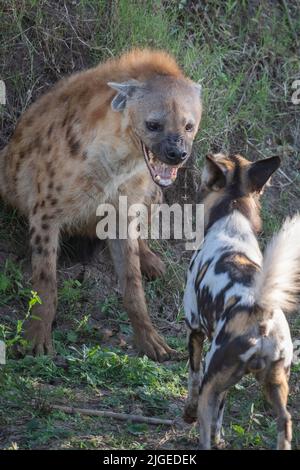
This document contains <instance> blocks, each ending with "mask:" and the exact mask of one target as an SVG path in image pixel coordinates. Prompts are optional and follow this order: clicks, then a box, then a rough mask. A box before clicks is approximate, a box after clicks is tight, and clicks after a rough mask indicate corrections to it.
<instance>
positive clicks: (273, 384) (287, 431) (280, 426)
mask: <svg viewBox="0 0 300 470" xmlns="http://www.w3.org/2000/svg"><path fill="white" fill-rule="evenodd" d="M265 392H266V396H267V399H268V401H269V402H270V403H271V405H272V406H273V408H274V410H275V412H276V414H277V449H278V450H290V449H291V441H292V419H291V415H290V414H289V412H288V411H287V409H286V405H287V399H288V393H289V386H288V372H286V371H285V369H284V366H283V364H282V360H280V361H278V362H276V363H275V364H274V365H273V366H272V369H271V371H270V372H269V374H268V376H267V378H266V381H265Z"/></svg>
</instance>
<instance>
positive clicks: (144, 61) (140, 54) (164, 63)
mask: <svg viewBox="0 0 300 470" xmlns="http://www.w3.org/2000/svg"><path fill="white" fill-rule="evenodd" d="M97 69H98V70H99V73H101V77H102V78H103V79H104V80H105V79H106V78H107V80H126V79H128V78H134V79H139V80H146V79H148V78H151V77H153V76H156V75H168V76H172V77H175V78H183V77H184V74H183V72H182V71H181V69H180V67H179V66H178V64H177V63H176V61H175V59H174V58H173V57H172V56H171V55H170V54H168V53H166V52H164V51H158V50H151V49H134V50H132V51H130V52H128V53H127V54H124V55H122V56H121V57H119V58H116V59H111V60H109V61H107V62H105V63H104V64H100V65H98V67H97Z"/></svg>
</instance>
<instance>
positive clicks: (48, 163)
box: [0, 50, 201, 360]
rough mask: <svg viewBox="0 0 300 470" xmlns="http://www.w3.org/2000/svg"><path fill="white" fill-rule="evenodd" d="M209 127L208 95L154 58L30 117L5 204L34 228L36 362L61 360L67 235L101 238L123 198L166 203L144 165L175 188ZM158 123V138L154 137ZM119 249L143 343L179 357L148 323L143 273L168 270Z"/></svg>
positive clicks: (131, 243)
mask: <svg viewBox="0 0 300 470" xmlns="http://www.w3.org/2000/svg"><path fill="white" fill-rule="evenodd" d="M108 82H109V83H108ZM116 90H117V92H116ZM115 111H118V112H115ZM200 118H201V102H200V96H199V87H198V86H197V85H196V84H194V83H193V82H192V81H191V80H189V79H188V78H186V77H185V76H184V75H183V73H182V71H181V70H180V68H179V67H178V65H177V64H176V62H175V60H174V59H173V58H172V57H170V56H169V55H168V54H166V53H164V52H162V51H149V50H142V51H141V50H135V51H132V52H130V53H128V54H124V55H123V56H122V57H120V58H119V59H113V60H110V61H108V62H106V63H104V64H100V65H99V66H97V67H95V68H93V69H90V70H87V71H84V72H81V73H77V74H74V75H72V76H71V77H70V78H67V79H65V80H62V81H60V82H59V83H58V84H57V85H56V86H55V87H54V88H53V89H52V90H50V91H49V92H48V93H47V94H45V95H44V96H42V97H41V98H40V99H39V100H38V101H37V102H36V103H34V104H33V105H32V106H31V107H30V108H29V109H28V110H27V111H26V112H25V113H24V115H23V116H22V117H21V119H20V121H19V122H18V124H17V127H16V130H15V133H14V135H13V136H12V138H11V140H10V142H9V143H8V145H7V146H6V147H5V148H4V149H3V150H2V151H1V152H0V196H1V197H3V198H4V199H5V200H6V201H7V202H8V203H10V204H11V205H12V206H14V207H17V208H18V209H19V210H20V211H21V212H22V213H24V214H25V215H26V216H28V218H29V225H30V245H31V248H32V269H33V287H34V289H35V290H37V291H38V293H39V295H40V297H41V299H42V305H38V306H35V307H34V317H39V318H40V319H39V320H36V319H34V318H32V320H31V321H30V323H29V326H28V328H27V337H28V339H29V340H30V342H31V344H32V348H33V350H34V351H35V352H36V353H38V354H39V353H44V352H51V351H52V341H51V328H52V322H53V319H54V316H55V310H56V256H57V250H58V245H59V236H60V234H61V233H62V232H68V233H69V234H80V235H89V236H91V237H95V234H96V224H97V218H96V209H97V207H98V205H99V204H100V203H103V202H106V203H111V204H113V205H114V206H115V207H116V208H117V206H118V197H119V196H120V195H125V196H127V197H128V207H129V206H130V205H131V204H133V203H145V204H147V205H150V204H151V203H155V202H159V201H160V198H161V190H160V188H159V187H158V186H157V185H155V184H154V182H153V177H154V176H155V175H154V174H153V172H152V173H150V166H151V162H150V163H149V162H148V161H147V160H146V162H145V159H146V157H147V158H149V160H151V161H152V163H153V162H154V167H153V168H154V169H157V168H158V169H159V171H160V170H161V168H163V171H164V172H165V173H166V174H167V176H168V177H165V180H164V179H163V178H162V180H161V181H160V183H161V182H162V181H165V182H167V183H169V180H170V178H169V175H170V174H171V170H169V168H172V177H174V174H175V176H176V171H177V170H176V168H177V167H178V162H180V164H182V162H183V160H184V159H186V158H187V157H188V156H189V154H190V150H191V145H192V142H193V138H194V136H195V134H196V132H197V129H198V125H199V122H200ZM154 119H155V122H156V123H157V125H159V126H160V127H159V130H158V131H157V132H155V129H152V130H151V129H149V127H151V122H152V121H153V120H154ZM149 120H152V121H150V124H149ZM146 124H148V128H147V126H146ZM141 144H143V149H146V150H145V152H146V154H144V157H145V159H144V158H143V151H142V145H141ZM154 146H155V148H157V149H158V151H157V152H159V154H157V153H156V152H155V151H154V150H153V148H152V147H154ZM150 152H153V153H150ZM154 154H155V155H154ZM161 161H164V162H166V163H168V165H170V167H168V165H164V166H162V164H161ZM146 163H147V165H146ZM155 165H156V166H155ZM147 166H148V168H149V169H148V168H147ZM173 167H174V168H175V167H176V168H175V170H173ZM151 168H152V167H151ZM110 247H111V251H112V257H113V259H114V263H115V266H116V271H117V273H118V275H119V277H120V283H121V286H122V291H123V296H124V303H125V307H126V308H127V311H128V313H129V316H130V319H131V321H132V325H133V329H134V336H135V342H136V344H137V346H138V348H139V350H140V351H142V352H143V353H146V354H148V355H149V356H150V357H152V358H153V359H158V360H163V359H164V358H166V357H168V354H169V353H170V352H171V350H170V348H169V347H168V346H167V345H166V344H165V342H164V341H163V339H162V338H161V337H160V336H159V335H158V334H157V332H156V330H155V329H154V327H153V325H152V323H151V321H150V318H149V316H148V313H147V307H146V302H145V296H144V290H143V286H142V277H141V269H143V272H144V273H145V274H146V275H148V276H150V277H152V276H157V275H160V274H162V273H163V272H164V265H163V263H162V261H161V260H160V259H159V258H158V257H157V256H156V255H155V254H154V253H152V252H151V251H150V249H149V248H148V246H147V244H146V242H145V241H140V242H139V241H138V240H119V241H118V240H116V241H112V242H111V245H110Z"/></svg>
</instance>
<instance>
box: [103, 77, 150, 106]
mask: <svg viewBox="0 0 300 470" xmlns="http://www.w3.org/2000/svg"><path fill="white" fill-rule="evenodd" d="M107 85H108V86H110V87H111V88H113V89H114V90H117V92H118V93H117V94H116V96H115V97H114V99H113V100H112V102H111V107H112V109H113V111H123V110H124V109H125V106H126V102H127V100H128V99H131V98H132V97H133V96H134V95H136V94H137V93H138V92H139V91H141V90H142V88H143V86H144V85H143V83H141V82H139V81H138V80H129V81H127V82H122V83H116V82H108V83H107Z"/></svg>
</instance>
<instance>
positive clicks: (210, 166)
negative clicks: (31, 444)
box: [201, 154, 228, 191]
mask: <svg viewBox="0 0 300 470" xmlns="http://www.w3.org/2000/svg"><path fill="white" fill-rule="evenodd" d="M220 156H221V154H217V155H212V154H208V155H206V157H205V165H204V168H203V172H202V176H201V183H204V184H205V185H206V186H207V187H208V188H210V189H212V190H214V191H218V190H219V189H221V188H223V187H224V186H225V184H226V174H227V172H228V168H227V166H226V165H225V162H224V160H222V159H220ZM223 157H224V159H225V158H226V157H225V155H223Z"/></svg>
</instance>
